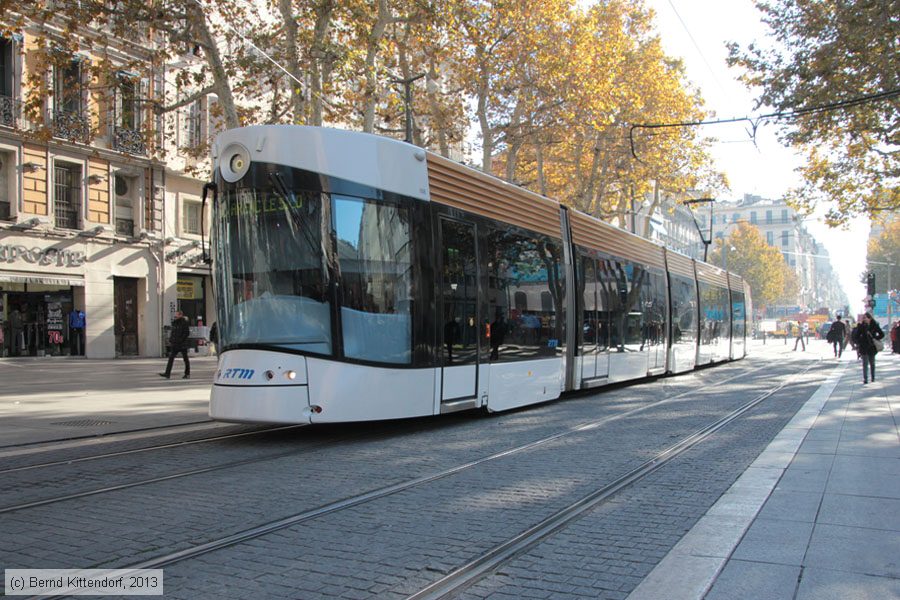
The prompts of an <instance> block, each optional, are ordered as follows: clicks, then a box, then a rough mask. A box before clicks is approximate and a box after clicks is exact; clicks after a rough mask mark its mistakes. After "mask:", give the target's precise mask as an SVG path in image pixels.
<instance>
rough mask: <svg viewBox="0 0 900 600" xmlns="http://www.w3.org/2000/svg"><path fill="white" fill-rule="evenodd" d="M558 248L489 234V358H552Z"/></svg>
mask: <svg viewBox="0 0 900 600" xmlns="http://www.w3.org/2000/svg"><path fill="white" fill-rule="evenodd" d="M561 256H562V252H561V249H560V247H559V245H558V244H556V243H554V242H552V241H551V240H550V239H549V238H544V237H527V236H524V235H520V234H517V233H511V232H508V231H499V230H493V231H491V232H490V233H489V239H488V280H489V288H488V302H489V303H490V313H489V319H490V322H489V324H490V332H491V340H490V346H491V360H492V361H512V360H523V359H529V358H536V357H543V356H557V355H558V354H560V353H561V352H562V349H563V343H564V341H565V330H564V323H563V314H562V308H561V307H562V306H564V300H565V297H564V296H565V282H564V280H563V273H562V268H561V265H560V263H561Z"/></svg>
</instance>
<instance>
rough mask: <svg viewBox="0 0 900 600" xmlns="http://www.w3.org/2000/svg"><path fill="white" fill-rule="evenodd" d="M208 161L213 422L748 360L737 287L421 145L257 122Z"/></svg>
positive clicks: (510, 391)
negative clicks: (214, 331)
mask: <svg viewBox="0 0 900 600" xmlns="http://www.w3.org/2000/svg"><path fill="white" fill-rule="evenodd" d="M213 158H214V165H215V168H214V173H215V180H214V181H213V182H211V183H210V184H207V186H206V188H204V198H205V201H206V198H207V196H206V191H207V189H208V190H210V191H212V192H213V194H212V198H211V204H212V206H211V210H210V214H211V218H212V227H211V230H212V240H211V259H212V269H213V272H214V278H215V286H214V287H215V290H216V303H217V309H218V331H219V348H220V357H219V364H218V368H217V372H216V375H215V380H214V383H213V387H212V393H211V399H210V409H209V412H210V416H211V417H213V418H214V419H218V420H223V421H236V422H265V423H325V422H347V421H367V420H379V419H397V418H405V417H420V416H426V415H439V414H443V413H449V412H454V411H459V410H468V409H476V408H481V409H485V410H487V411H504V410H509V409H513V408H517V407H521V406H525V405H529V404H534V403H538V402H545V401H549V400H553V399H556V398H558V397H559V396H560V395H561V394H563V393H565V392H567V391H573V390H579V389H586V388H593V387H597V386H602V385H606V384H612V383H618V382H622V381H628V380H634V379H640V378H645V377H648V376H654V375H662V374H666V373H671V374H674V373H682V372H685V371H689V370H691V369H694V368H697V367H699V366H703V365H707V364H713V363H720V362H724V361H728V360H733V359H739V358H742V357H743V356H744V355H745V353H746V343H745V339H746V330H747V327H746V326H747V315H748V314H750V310H749V303H750V294H749V288H748V287H747V285H746V284H745V283H744V282H743V281H742V280H741V278H740V277H738V276H736V275H734V274H732V273H727V272H725V271H723V270H721V269H718V268H716V267H714V266H712V265H709V264H704V263H702V262H698V261H695V260H692V259H691V258H689V257H687V256H684V255H681V254H678V253H676V252H672V251H670V250H666V249H665V248H663V247H662V246H659V245H657V244H655V243H653V242H650V241H648V240H646V239H643V238H641V237H638V236H635V235H632V234H631V233H628V232H626V231H623V230H621V229H618V228H615V227H612V226H610V225H608V224H606V223H603V222H601V221H599V220H597V219H595V218H593V217H590V216H588V215H585V214H582V213H580V212H577V211H574V210H571V209H568V208H566V207H565V206H561V205H560V204H559V203H557V202H555V201H553V200H550V199H548V198H545V197H542V196H540V195H538V194H535V193H532V192H529V191H527V190H525V189H522V188H520V187H517V186H514V185H511V184H508V183H506V182H504V181H501V180H499V179H497V178H494V177H492V176H490V175H487V174H484V173H482V172H480V171H476V170H474V169H471V168H468V167H465V166H463V165H460V164H457V163H455V162H453V161H450V160H448V159H446V158H443V157H441V156H439V155H436V154H433V153H431V152H428V151H425V150H423V149H422V148H418V147H415V146H412V145H410V144H407V143H405V142H400V141H397V140H394V139H389V138H385V137H381V136H376V135H371V134H365V133H359V132H351V131H344V130H337V129H328V128H318V127H301V126H290V125H261V126H252V127H244V128H238V129H233V130H229V131H226V132H224V133H222V134H220V135H219V136H218V138H217V140H216V143H215V145H214V149H213Z"/></svg>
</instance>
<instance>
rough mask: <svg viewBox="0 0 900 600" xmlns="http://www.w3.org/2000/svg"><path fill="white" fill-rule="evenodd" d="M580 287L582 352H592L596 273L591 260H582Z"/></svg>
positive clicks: (595, 316)
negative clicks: (582, 313)
mask: <svg viewBox="0 0 900 600" xmlns="http://www.w3.org/2000/svg"><path fill="white" fill-rule="evenodd" d="M581 286H582V288H583V292H582V297H583V298H584V315H583V317H582V326H581V330H582V341H583V343H584V350H583V351H584V352H585V353H589V352H593V351H594V345H595V344H596V343H597V333H598V332H597V330H598V326H597V298H596V295H597V272H596V269H595V263H594V259H593V258H583V259H582V277H581Z"/></svg>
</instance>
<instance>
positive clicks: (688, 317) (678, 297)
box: [670, 275, 697, 344]
mask: <svg viewBox="0 0 900 600" xmlns="http://www.w3.org/2000/svg"><path fill="white" fill-rule="evenodd" d="M670 277H671V279H670V281H671V294H672V343H673V344H693V343H694V340H695V339H696V331H697V292H696V288H695V287H694V281H693V280H692V279H688V278H687V277H682V276H680V275H671V276H670Z"/></svg>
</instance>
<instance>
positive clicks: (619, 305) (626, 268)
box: [600, 258, 647, 352]
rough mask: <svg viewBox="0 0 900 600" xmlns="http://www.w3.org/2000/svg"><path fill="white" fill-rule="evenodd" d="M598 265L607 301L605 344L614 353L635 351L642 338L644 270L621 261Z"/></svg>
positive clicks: (613, 259)
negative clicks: (606, 343)
mask: <svg viewBox="0 0 900 600" xmlns="http://www.w3.org/2000/svg"><path fill="white" fill-rule="evenodd" d="M602 262H603V263H604V266H603V269H602V275H601V279H600V281H601V284H602V286H603V288H604V290H605V292H606V299H607V301H608V302H609V310H608V313H609V338H610V339H609V345H610V347H612V348H615V349H616V351H618V352H625V351H630V350H637V349H638V347H639V346H640V345H641V341H642V339H643V329H644V323H643V313H642V312H641V310H642V308H641V298H642V295H643V288H644V286H645V285H646V278H647V271H646V270H645V269H644V268H643V267H642V266H640V265H635V264H633V263H630V262H627V261H624V260H621V259H615V258H607V259H605V260H603V261H602ZM632 346H634V348H632Z"/></svg>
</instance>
